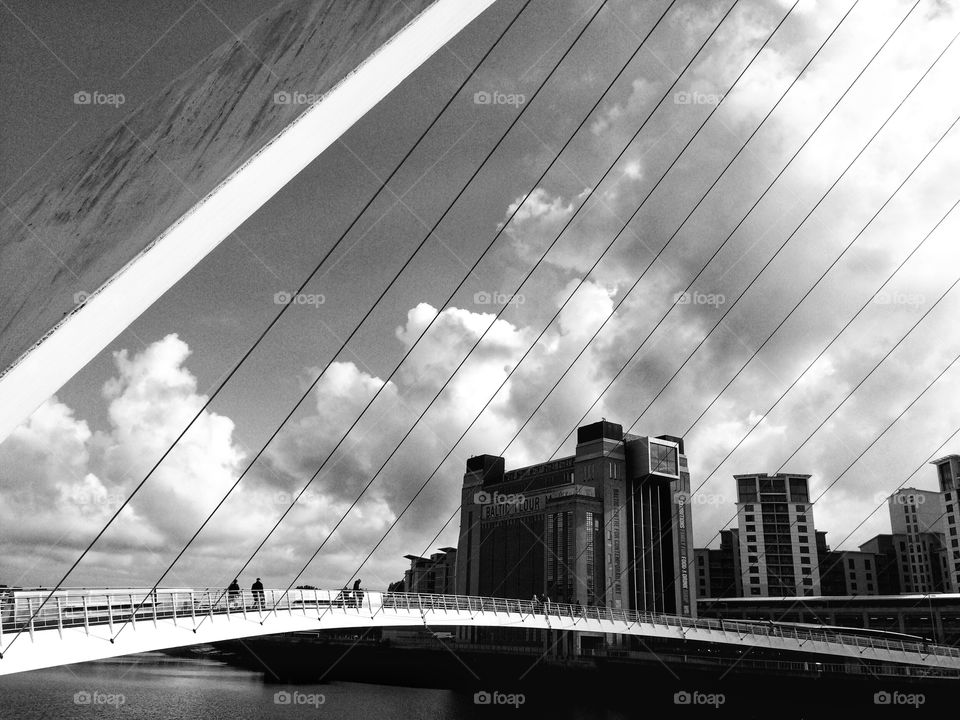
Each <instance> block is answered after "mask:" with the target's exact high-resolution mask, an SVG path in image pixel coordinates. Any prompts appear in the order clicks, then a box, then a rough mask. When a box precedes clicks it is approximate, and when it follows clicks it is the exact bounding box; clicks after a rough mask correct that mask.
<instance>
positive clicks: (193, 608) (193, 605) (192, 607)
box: [190, 590, 197, 627]
mask: <svg viewBox="0 0 960 720" xmlns="http://www.w3.org/2000/svg"><path fill="white" fill-rule="evenodd" d="M190 619H191V620H193V627H197V602H196V600H194V597H193V590H191V591H190Z"/></svg>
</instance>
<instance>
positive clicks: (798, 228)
mask: <svg viewBox="0 0 960 720" xmlns="http://www.w3.org/2000/svg"><path fill="white" fill-rule="evenodd" d="M913 7H916V5H914V6H913ZM912 10H913V8H911V10H910V12H912ZM908 14H909V13H908ZM904 19H906V18H904ZM901 24H902V21H901ZM898 27H899V26H898ZM888 40H889V38H888ZM951 44H952V41H951ZM948 48H949V45H948V46H947V48H945V49H944V53H945V52H946V49H948ZM874 57H876V55H874ZM941 57H943V53H941V54H940V55H938V56H937V58H936V59H935V60H934V61H933V63H932V64H931V65H930V66H929V67H928V68H927V70H926V71H925V72H924V74H923V75H922V76H921V77H920V78H919V79H918V80H917V82H916V83H915V84H914V85H913V87H911V89H910V91H909V92H908V93H907V94H906V95H905V96H904V97H903V99H902V100H901V101H900V102H899V103H898V104H897V106H896V107H895V108H894V109H893V111H892V112H891V113H890V114H889V115H888V116H887V118H886V119H885V120H884V121H883V123H882V124H881V125H880V127H879V128H878V129H877V130H876V132H874V134H873V135H872V136H871V137H870V139H869V140H867V142H866V143H865V144H864V145H863V147H862V148H861V149H860V151H859V152H858V153H857V154H856V156H854V158H853V160H851V161H850V163H849V164H848V165H847V166H846V167H845V168H844V170H843V172H841V173H840V175H839V176H838V177H837V179H836V180H834V181H833V183H831V185H830V187H828V188H827V190H826V191H825V192H824V193H823V194H822V195H821V196H820V199H819V200H818V201H817V202H816V204H815V205H814V206H813V207H812V208H811V209H810V211H809V212H808V213H807V214H806V215H805V216H804V218H803V219H802V220H801V221H800V224H798V225H797V227H796V228H794V230H793V231H792V232H791V233H790V235H788V236H787V238H786V240H784V241H783V243H781V245H780V247H779V248H777V250H776V252H775V253H774V254H773V256H771V258H770V259H769V260H768V261H767V262H766V263H765V264H764V266H763V267H762V268H761V269H760V272H758V273H757V274H756V275H755V276H754V278H753V279H752V280H751V281H750V283H749V284H748V285H747V287H746V288H744V290H743V292H741V294H740V295H739V296H738V297H737V299H736V300H735V301H734V302H733V303H732V304H731V305H730V307H729V308H727V310H725V311H724V314H723V316H722V317H721V318H720V321H719V322H717V323H716V324H715V325H714V326H713V327H712V328H711V329H710V331H709V332H708V333H707V334H706V336H705V337H704V338H703V340H701V341H700V343H699V344H698V345H697V347H696V348H695V349H694V352H696V351H697V349H699V348H700V347H701V346H702V345H703V343H704V342H706V340H707V338H709V337H710V335H712V334H713V332H714V331H715V330H716V329H717V327H719V325H720V322H722V321H723V318H725V317H726V316H727V315H728V314H729V312H730V311H731V310H732V309H733V308H734V307H735V306H736V305H737V303H739V301H740V300H741V299H742V298H743V296H744V295H745V294H746V293H747V292H748V291H749V289H750V288H751V287H752V286H753V284H754V283H755V282H756V281H757V279H758V278H759V277H760V275H761V274H762V273H763V272H764V270H766V269H767V267H769V266H770V264H771V263H772V262H773V261H774V260H775V259H776V258H777V257H778V256H779V254H780V253H781V252H782V251H783V249H784V248H785V247H786V245H787V244H788V243H789V242H790V240H791V239H792V238H793V237H794V236H795V235H796V233H797V232H799V230H800V229H801V227H803V225H804V224H805V223H806V221H807V220H808V219H809V218H810V217H811V216H812V215H813V213H814V212H815V211H816V210H817V208H818V207H820V205H821V204H822V203H823V201H824V200H825V199H826V198H827V196H828V195H829V194H830V192H831V191H832V190H833V189H834V188H835V187H836V186H837V184H839V182H840V181H841V180H842V179H843V178H844V177H845V176H846V174H847V173H848V172H849V171H850V169H851V168H852V167H853V165H854V164H855V163H856V162H857V160H858V159H859V158H860V157H861V156H862V155H863V153H864V152H866V150H867V148H869V147H870V145H872V143H873V141H874V140H875V139H876V137H877V136H878V135H879V134H880V133H881V132H882V131H883V129H884V128H885V127H886V126H887V124H888V123H889V122H890V120H891V119H892V118H893V116H894V115H895V114H896V113H897V111H898V110H899V109H900V108H901V107H902V106H903V104H904V103H906V101H907V100H908V99H909V98H910V97H911V95H912V94H913V92H914V91H915V90H916V88H917V87H918V86H919V85H920V83H921V82H923V80H924V79H925V78H926V76H927V75H928V74H929V73H930V71H931V70H932V69H933V68H934V67H935V66H936V65H937V63H938V62H939V60H940V58H941ZM872 61H873V59H872V58H871V60H870V62H872ZM868 66H869V63H868ZM865 69H866V68H864V70H865ZM861 74H862V73H861ZM858 77H859V76H858ZM848 90H849V88H848ZM844 94H846V93H844ZM842 97H843V96H841V98H840V99H842ZM838 103H839V100H838ZM833 107H836V104H834V106H833ZM831 111H832V108H831ZM824 121H826V116H825V117H824V119H823V120H822V121H821V123H820V124H819V125H818V126H817V127H818V128H819V127H820V126H821V125H822V124H823V122H824ZM809 139H810V138H809V137H808V138H807V141H809ZM805 142H806V141H805ZM802 148H803V146H801V148H800V149H798V152H797V153H795V154H794V155H793V157H791V160H790V162H792V161H793V159H794V158H795V157H796V155H797V154H798V153H799V150H802ZM931 151H932V149H931ZM788 166H789V163H788V165H787V166H784V168H783V170H781V172H780V173H779V174H778V175H777V178H779V177H780V175H782V173H783V172H784V171H785V170H786V169H787V167H788ZM777 178H774V181H773V183H771V184H770V185H768V186H767V188H766V190H764V193H763V194H762V195H761V196H760V198H759V199H758V200H757V202H756V203H754V204H753V205H752V206H751V207H750V209H749V210H748V211H747V213H746V214H745V215H744V216H743V218H741V220H740V221H739V222H738V223H737V225H736V226H735V227H734V229H733V230H732V231H731V233H730V235H729V236H728V237H727V240H729V239H730V237H731V236H732V235H733V233H735V232H736V231H737V230H738V229H739V228H740V226H741V225H742V224H743V222H744V221H745V220H746V219H747V217H749V215H750V214H751V213H752V212H753V210H754V209H755V208H756V207H757V205H758V204H759V202H760V200H762V199H763V197H765V196H766V194H767V192H769V191H770V189H771V188H772V187H773V184H774V183H775V182H776V180H777ZM724 242H726V241H724ZM715 255H716V253H714V256H715ZM711 260H712V257H711ZM708 264H709V261H708ZM706 267H707V266H706V265H704V267H703V268H701V271H700V273H698V277H699V275H700V274H701V273H702V272H703V271H704V270H705V269H706ZM694 281H696V278H694ZM691 287H693V283H691V284H690V285H688V286H687V290H688V291H689V289H690V288H691ZM679 299H680V297H679V296H678V297H677V299H676V300H675V301H674V302H673V304H672V305H671V306H670V308H669V309H668V310H667V313H666V314H664V315H663V316H662V317H661V318H660V320H659V321H658V322H657V324H656V325H655V326H654V327H653V329H652V330H651V331H650V332H649V333H647V335H646V336H645V337H644V339H643V341H642V342H641V343H640V345H639V346H638V347H637V349H636V350H635V351H634V352H633V353H632V354H631V355H630V357H629V358H627V360H626V362H625V363H623V365H621V367H620V369H619V370H618V371H617V373H616V374H615V375H614V376H613V378H612V379H611V380H610V382H608V383H607V385H606V386H605V387H604V389H603V390H602V391H601V392H600V394H599V395H598V396H597V398H596V399H595V400H594V401H593V403H592V404H591V405H590V407H589V408H588V409H587V411H586V412H585V413H584V414H583V415H582V416H581V417H580V420H578V421H577V424H576V426H575V427H574V428H573V430H571V431H570V432H569V433H568V434H567V436H566V437H565V438H564V439H563V440H562V441H561V442H560V444H559V445H558V446H557V448H556V450H554V452H553V454H552V455H551V456H550V457H551V458H553V457H554V456H555V455H556V454H557V453H558V452H560V449H561V448H562V447H563V445H564V443H566V441H567V440H568V439H569V438H570V436H571V435H572V434H573V433H574V432H575V431H576V428H577V427H579V425H580V423H581V422H583V420H584V418H586V417H587V415H589V414H590V412H591V411H592V410H593V409H594V408H595V407H596V405H597V403H598V402H600V400H601V399H602V397H603V396H604V394H605V393H606V392H607V391H608V390H609V389H610V388H611V386H612V385H613V384H614V383H615V382H616V381H617V379H618V378H619V377H620V375H622V374H623V372H624V371H625V370H626V369H627V367H628V366H629V365H630V363H631V362H633V360H634V359H635V358H636V357H637V355H638V354H639V352H640V350H641V349H642V348H643V346H644V344H645V343H646V342H647V340H649V339H650V337H651V336H652V335H653V333H654V332H655V331H656V330H657V328H658V327H659V326H660V325H661V324H662V323H663V321H664V320H665V319H666V317H667V316H668V315H669V314H670V312H671V311H672V310H673V309H674V308H675V307H676V306H677V305H678V304H679ZM691 355H692V353H691ZM689 359H690V358H689V356H688V357H687V360H689ZM687 360H685V361H684V362H686V361H687ZM668 384H669V383H668ZM661 392H662V390H661ZM639 420H640V418H638V419H637V420H636V421H634V422H633V424H631V425H630V428H629V429H628V430H627V432H629V431H630V430H632V429H633V427H634V426H635V425H636V424H637V422H639Z"/></svg>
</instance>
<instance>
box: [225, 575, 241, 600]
mask: <svg viewBox="0 0 960 720" xmlns="http://www.w3.org/2000/svg"><path fill="white" fill-rule="evenodd" d="M239 597H240V581H239V578H234V579H233V582H232V583H230V585H229V586H228V587H227V602H228V603H229V604H230V605H235V604H236V603H237V598H239Z"/></svg>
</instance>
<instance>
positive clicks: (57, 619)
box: [0, 588, 960, 657]
mask: <svg viewBox="0 0 960 720" xmlns="http://www.w3.org/2000/svg"><path fill="white" fill-rule="evenodd" d="M48 592H49V590H43V589H31V590H30V591H21V590H17V589H10V588H4V589H3V590H2V592H0V637H3V635H4V634H6V633H9V632H15V631H17V630H19V629H20V628H21V627H23V626H25V625H26V626H27V627H28V628H29V629H30V631H31V633H32V632H33V631H40V630H46V629H57V630H58V631H59V632H61V633H62V632H63V630H64V629H66V628H71V627H83V628H85V629H86V630H87V631H89V628H90V626H91V625H111V626H112V625H113V624H114V623H124V622H126V621H129V622H130V624H131V629H135V628H136V621H137V620H152V621H154V622H156V621H158V620H161V619H173V620H177V619H178V618H179V619H186V618H190V619H192V620H193V621H194V623H195V622H196V618H197V615H209V616H211V618H212V617H213V616H215V615H225V616H229V615H230V614H231V613H236V614H237V615H238V616H239V617H245V616H246V613H247V611H251V612H255V611H257V610H258V609H262V607H261V606H260V604H259V603H258V599H257V597H256V596H255V595H254V593H253V592H252V591H250V590H242V591H239V592H237V593H234V594H233V595H230V594H224V593H223V592H222V589H220V588H204V589H202V590H198V589H189V588H187V589H183V588H176V589H157V590H156V591H153V592H151V591H150V590H149V589H147V588H143V589H127V588H124V589H123V590H119V589H114V590H111V589H107V588H65V589H61V590H59V591H57V593H56V601H55V602H54V603H48V604H47V605H46V606H45V607H44V609H43V611H41V612H40V613H39V614H38V615H37V617H36V618H33V620H32V621H31V618H32V616H33V609H34V608H35V607H36V605H38V604H39V603H38V602H36V601H37V599H38V598H39V597H42V596H44V593H48ZM360 592H361V593H362V595H361V594H358V593H355V592H354V591H353V590H347V589H344V590H332V591H325V592H323V594H322V595H321V593H320V592H318V591H316V590H291V591H289V592H288V593H284V592H283V591H280V590H265V591H264V601H265V604H266V606H267V607H268V608H269V607H274V606H276V605H277V602H278V601H281V602H282V601H283V600H285V602H282V604H283V605H284V607H278V608H277V610H278V611H280V612H284V613H297V614H298V615H305V614H308V612H309V611H310V610H319V609H324V610H328V609H343V610H347V609H349V610H350V611H351V613H358V614H359V613H362V612H364V611H368V612H370V613H371V614H373V613H374V612H380V611H385V612H411V611H413V610H415V609H418V608H423V610H424V613H425V614H426V613H430V614H435V613H438V612H447V611H455V612H468V613H470V614H471V616H472V615H474V614H476V613H487V612H490V613H496V614H499V613H501V612H503V613H506V614H511V613H516V614H520V615H522V616H533V615H544V616H546V615H548V614H549V615H550V616H551V617H556V618H560V619H562V618H568V619H574V620H578V621H583V620H586V621H593V622H597V623H600V622H609V623H614V624H618V625H620V624H622V625H624V626H629V625H634V624H638V623H645V624H650V625H661V626H666V627H671V628H677V629H678V630H679V631H680V634H684V635H686V634H688V633H689V631H690V630H697V629H699V630H710V631H719V632H720V633H723V634H726V635H731V634H737V635H738V636H740V637H745V636H747V635H753V636H764V637H770V638H777V639H781V640H783V641H785V642H786V641H791V644H796V643H797V642H798V641H801V640H802V642H803V643H804V644H806V643H808V642H811V643H818V642H819V643H831V644H836V643H840V644H845V645H850V646H852V647H854V648H856V649H857V650H858V651H859V652H860V653H861V654H862V653H863V652H864V651H866V650H874V651H886V652H888V653H889V652H900V653H907V654H913V653H916V654H920V655H924V656H927V655H932V656H934V657H960V650H958V649H957V648H952V647H946V646H941V645H936V644H933V643H918V642H907V641H904V640H903V639H902V638H897V639H885V638H877V637H867V636H862V635H856V634H851V633H844V632H842V631H831V630H827V629H816V628H801V627H798V626H796V625H791V624H786V623H781V624H774V623H772V622H760V621H744V620H719V619H716V618H688V617H683V618H682V619H681V617H680V616H671V615H664V614H655V613H648V612H636V611H633V610H624V609H621V608H607V607H600V606H577V605H571V604H569V603H557V602H552V601H551V602H549V603H548V602H546V601H542V602H539V601H538V602H536V603H535V602H533V601H532V600H518V599H512V598H494V597H480V596H472V595H470V596H468V595H445V594H437V593H396V592H392V593H391V592H386V593H379V592H371V591H367V590H363V591H360ZM363 599H366V600H367V602H366V603H362V600H363ZM361 603H362V605H361ZM248 619H249V618H248ZM253 619H255V620H257V619H258V617H257V616H253ZM150 624H151V625H152V624H153V623H150ZM624 629H626V627H625V628H624ZM614 632H616V630H614Z"/></svg>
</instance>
